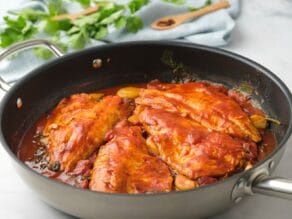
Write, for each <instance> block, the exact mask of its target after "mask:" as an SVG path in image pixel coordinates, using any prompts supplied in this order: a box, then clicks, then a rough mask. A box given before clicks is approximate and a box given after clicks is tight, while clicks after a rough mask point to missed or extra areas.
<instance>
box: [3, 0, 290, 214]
mask: <svg viewBox="0 0 292 219" xmlns="http://www.w3.org/2000/svg"><path fill="white" fill-rule="evenodd" d="M20 2H21V1H20V0H8V1H5V0H0V17H2V16H3V13H4V12H5V11H6V10H7V9H9V8H13V7H15V6H17V5H19V4H20ZM225 49H227V50H231V51H233V52H236V53H239V54H241V55H243V56H246V57H249V58H251V59H253V60H255V61H257V62H259V63H260V64H262V65H264V66H266V67H267V68H269V69H270V70H272V71H273V72H274V73H276V74H277V75H278V76H279V77H280V78H281V79H282V80H283V81H284V82H285V83H286V84H287V86H288V87H289V88H290V89H291V88H292V0H245V1H242V13H241V15H240V17H239V18H238V20H237V25H236V28H235V30H234V33H233V37H232V42H231V44H230V45H228V46H226V47H225ZM0 74H1V72H0ZM291 143H292V142H291V141H290V144H289V145H288V148H287V150H286V153H285V155H284V157H283V159H282V161H281V164H280V165H279V167H278V168H277V171H276V172H275V174H274V175H279V176H286V177H290V178H291V179H292V168H291V167H292V148H291V147H292V145H291ZM209 207H210V208H211V206H209ZM0 218H3V219H4V218H5V219H9V218H13V219H15V218H17V219H18V218H25V219H26V218H29V219H39V218H71V217H70V216H67V215H65V214H63V213H61V212H59V211H57V210H55V209H52V208H50V207H49V206H47V205H46V204H44V203H43V202H41V201H40V200H38V199H37V197H35V196H34V194H33V192H32V191H31V190H30V189H29V188H28V187H27V186H26V185H25V184H24V183H23V182H22V180H21V179H20V178H19V177H18V176H17V174H16V173H15V171H14V169H13V168H12V166H11V164H10V161H9V158H8V155H7V154H6V152H5V151H4V150H3V149H2V148H1V147H0ZM214 218H216V219H219V218H220V219H223V218H225V219H227V218H236V219H242V218H257V219H263V218H265V219H269V218H271V219H272V218H279V219H281V218H292V201H286V200H281V199H277V198H271V197H264V196H261V195H256V196H254V197H250V198H247V199H245V200H244V201H242V202H241V203H240V204H239V205H237V206H235V207H234V208H233V209H231V210H229V211H227V212H225V213H224V214H222V215H218V216H216V217H214Z"/></svg>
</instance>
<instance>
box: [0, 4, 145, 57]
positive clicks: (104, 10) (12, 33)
mask: <svg viewBox="0 0 292 219" xmlns="http://www.w3.org/2000/svg"><path fill="white" fill-rule="evenodd" d="M66 2H76V3H79V4H80V5H81V6H82V7H84V8H86V7H89V6H90V5H91V4H98V5H99V10H98V11H97V12H95V13H92V14H90V15H86V16H81V17H79V18H77V19H76V20H74V21H71V20H69V19H63V20H54V19H53V17H54V16H56V15H60V14H64V13H67V11H66V9H65V6H64V3H66ZM148 3H149V0H131V1H130V2H129V3H128V4H124V5H120V4H116V3H114V2H110V1H103V2H101V1H98V0H51V1H50V2H49V3H48V4H47V11H46V12H45V11H41V10H33V9H24V10H22V11H20V12H19V13H17V14H16V15H10V16H5V17H4V18H3V20H4V22H5V28H4V29H2V31H1V33H0V47H1V48H5V47H8V46H10V45H12V44H14V43H16V42H20V41H23V40H27V39H30V38H36V37H42V38H46V39H48V40H51V41H52V42H54V43H56V44H57V45H59V46H60V47H61V48H62V49H63V50H64V51H67V49H68V47H69V48H73V49H81V48H84V47H85V45H86V44H87V43H88V42H90V40H91V39H94V40H100V39H103V38H105V37H106V36H107V35H108V32H109V28H111V27H115V28H116V29H122V28H125V29H126V30H127V31H129V32H133V33H136V32H137V31H138V30H139V29H141V28H142V27H143V22H142V20H141V18H140V17H138V16H136V15H135V13H136V12H137V11H138V10H140V8H141V7H143V6H144V5H146V4H148ZM64 38H66V39H67V40H66V43H64V42H63V39H64ZM34 52H35V55H37V56H38V57H41V58H44V59H48V58H50V57H51V56H52V53H51V52H50V51H48V50H47V49H43V48H39V49H35V50H34Z"/></svg>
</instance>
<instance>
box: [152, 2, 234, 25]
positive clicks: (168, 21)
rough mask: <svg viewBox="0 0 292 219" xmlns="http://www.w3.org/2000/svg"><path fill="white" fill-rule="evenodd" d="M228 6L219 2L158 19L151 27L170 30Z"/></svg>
mask: <svg viewBox="0 0 292 219" xmlns="http://www.w3.org/2000/svg"><path fill="white" fill-rule="evenodd" d="M229 6H230V4H229V2H228V1H227V0H221V1H220V2H217V3H214V4H212V5H208V6H206V7H204V8H201V9H199V10H197V11H194V12H189V13H185V14H178V15H169V16H166V17H163V18H159V19H158V20H156V21H154V22H153V23H152V24H151V27H152V28H153V29H156V30H166V29H171V28H174V27H176V26H178V25H180V24H182V23H184V22H185V21H188V20H190V19H193V18H195V17H200V16H202V15H204V14H208V13H210V12H213V11H217V10H219V9H222V8H228V7H229Z"/></svg>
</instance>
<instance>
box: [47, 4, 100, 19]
mask: <svg viewBox="0 0 292 219" xmlns="http://www.w3.org/2000/svg"><path fill="white" fill-rule="evenodd" d="M98 9H99V6H98V5H95V6H92V7H89V8H86V9H85V10H83V11H80V12H78V13H72V14H60V15H57V16H54V17H52V20H55V21H60V20H64V19H69V20H71V21H74V20H76V19H77V18H79V17H81V16H84V15H88V14H92V13H94V12H96V11H98Z"/></svg>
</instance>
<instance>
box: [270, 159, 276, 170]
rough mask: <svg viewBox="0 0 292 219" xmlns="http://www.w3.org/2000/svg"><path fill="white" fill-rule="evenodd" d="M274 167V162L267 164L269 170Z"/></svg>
mask: <svg viewBox="0 0 292 219" xmlns="http://www.w3.org/2000/svg"><path fill="white" fill-rule="evenodd" d="M274 166H275V162H274V161H273V160H272V161H270V163H269V169H273V167H274Z"/></svg>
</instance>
